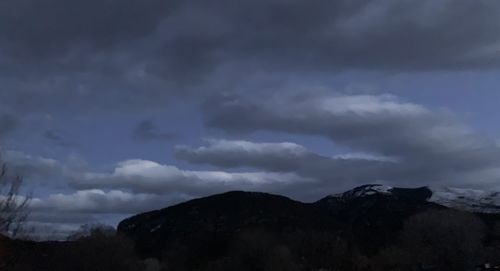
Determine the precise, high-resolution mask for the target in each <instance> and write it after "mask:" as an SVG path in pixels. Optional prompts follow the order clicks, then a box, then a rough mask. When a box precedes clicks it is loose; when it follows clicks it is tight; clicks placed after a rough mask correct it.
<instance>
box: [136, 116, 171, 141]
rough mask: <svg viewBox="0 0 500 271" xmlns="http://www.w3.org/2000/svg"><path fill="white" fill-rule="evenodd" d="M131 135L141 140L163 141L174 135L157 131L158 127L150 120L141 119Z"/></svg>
mask: <svg viewBox="0 0 500 271" xmlns="http://www.w3.org/2000/svg"><path fill="white" fill-rule="evenodd" d="M133 137H134V138H135V139H137V140H141V141H158V140H159V141H164V140H171V139H173V138H174V137H175V136H174V135H173V134H170V133H162V132H159V131H158V127H157V126H156V124H155V123H154V122H153V121H151V120H144V121H141V122H140V123H139V124H138V125H137V126H136V127H135V129H134V130H133Z"/></svg>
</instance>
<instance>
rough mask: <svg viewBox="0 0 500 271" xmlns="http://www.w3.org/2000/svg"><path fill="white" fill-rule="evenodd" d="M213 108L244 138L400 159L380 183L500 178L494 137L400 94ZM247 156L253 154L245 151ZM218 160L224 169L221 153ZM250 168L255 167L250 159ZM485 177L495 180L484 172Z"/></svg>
mask: <svg viewBox="0 0 500 271" xmlns="http://www.w3.org/2000/svg"><path fill="white" fill-rule="evenodd" d="M205 108H206V111H205V113H206V124H207V125H208V126H210V127H215V128H220V129H223V130H226V131H229V132H237V133H248V132H255V131H279V132H288V133H296V134H306V135H316V136H324V137H327V138H329V139H331V140H332V141H333V142H335V143H336V144H339V145H343V146H346V147H348V148H350V149H352V150H354V151H358V152H368V153H372V154H375V155H379V156H383V157H389V158H394V159H397V161H398V163H396V164H393V165H391V166H390V167H389V168H388V167H387V166H386V165H387V164H384V167H381V168H378V169H379V170H380V171H379V172H376V174H374V172H373V171H370V172H371V174H372V176H373V178H378V177H383V178H391V179H393V180H396V179H398V178H399V179H401V180H403V179H406V180H409V179H411V180H413V181H414V182H420V183H421V182H450V181H458V180H457V179H456V178H458V177H457V175H459V174H463V175H464V176H466V177H467V178H469V177H471V174H472V175H474V174H477V176H475V177H476V178H475V179H476V180H472V182H471V183H474V182H476V183H481V182H485V181H486V182H492V181H494V180H496V177H495V176H494V175H491V173H492V171H494V170H498V162H499V161H500V149H499V147H498V146H497V144H496V143H495V142H494V141H493V140H490V139H488V138H485V137H483V136H481V135H479V134H477V133H476V132H475V131H473V130H472V129H471V128H469V127H467V126H466V125H464V124H463V123H461V122H460V121H458V120H457V119H456V117H454V116H452V115H451V114H450V113H446V112H440V111H433V110H430V109H428V108H425V107H423V106H420V105H416V104H412V103H406V102H403V101H400V100H398V99H397V98H395V97H393V96H388V95H382V96H370V95H360V96H323V97H304V96H301V97H285V96H280V97H276V98H275V99H266V100H259V99H248V98H241V97H223V98H219V99H217V100H213V101H211V102H209V105H207V106H206V107H205ZM232 149H233V151H238V148H232ZM209 150H211V151H212V154H213V153H214V151H216V152H217V153H219V154H220V150H221V148H214V147H213V146H212V147H211V148H209ZM240 150H241V149H240ZM225 152H226V153H227V151H225ZM183 153H184V154H183ZM241 153H242V154H239V155H246V154H248V153H247V152H245V149H243V150H242V151H241ZM182 154H183V155H182ZM207 154H210V151H207V150H206V149H198V150H192V149H191V150H190V149H188V151H184V152H181V157H182V156H184V157H186V158H187V160H188V161H192V162H199V161H208V160H209V158H208V157H207ZM253 154H255V152H253ZM232 155H233V156H234V157H236V156H238V154H236V153H234V152H233V153H232ZM274 156H276V154H275V155H274ZM243 157H245V156H243ZM212 158H213V159H215V161H216V162H215V163H216V164H217V161H218V160H217V156H215V157H214V156H212ZM245 163H246V165H249V164H250V165H251V163H249V161H248V160H247V161H245ZM315 164H318V165H321V163H315ZM330 167H331V166H330ZM299 168H300V167H299ZM319 168H322V167H321V166H320V167H319ZM363 170H367V169H366V168H364V169H363ZM334 172H336V171H334V170H333V171H332V174H334ZM353 172H354V173H355V171H353ZM485 172H486V173H487V174H488V176H487V177H485V176H483V175H482V174H483V173H485ZM367 181H370V180H367Z"/></svg>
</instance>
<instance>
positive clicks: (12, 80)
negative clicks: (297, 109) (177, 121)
mask: <svg viewBox="0 0 500 271" xmlns="http://www.w3.org/2000/svg"><path fill="white" fill-rule="evenodd" d="M0 10H1V11H0V33H2V34H1V35H0V59H1V60H0V70H1V71H2V76H1V77H0V79H1V80H2V91H0V100H1V101H4V103H5V104H4V106H7V105H8V106H9V107H13V108H23V110H43V109H47V110H50V109H51V108H54V107H61V108H64V109H66V110H78V109H79V110H83V109H86V110H97V109H99V110H107V111H109V110H120V111H124V110H130V109H131V108H141V109H142V110H144V109H148V108H151V107H161V106H163V105H164V104H165V103H168V102H171V101H172V100H173V99H175V98H176V97H186V96H189V97H199V96H202V95H207V93H213V92H217V91H219V90H220V89H223V90H224V91H236V90H235V89H236V88H238V87H241V84H243V85H244V84H253V82H251V80H254V79H255V77H254V76H255V75H256V74H262V73H264V74H267V75H269V76H271V77H273V76H277V77H279V76H282V75H285V76H293V75H296V74H309V73H315V72H326V74H327V76H330V75H331V73H337V72H342V71H352V70H355V71H357V70H365V71H377V72H381V71H396V72H401V71H432V70H464V69H465V70H469V69H492V68H498V66H499V64H500V57H499V55H498V50H499V44H500V38H498V35H497V34H498V33H497V32H498V29H499V27H500V19H499V18H498V16H497V14H498V11H500V4H499V3H497V2H495V1H487V0H478V1H462V0H459V1H448V0H432V1H431V0H426V1H396V0H384V1H377V2H372V1H364V0H356V1H348V0H342V1H327V0H320V1H314V2H310V1H297V0H291V1H283V0H271V1H269V0H266V1H264V0H257V1H255V0H254V1H249V0H244V1H238V3H235V2H234V1H229V0H217V1H211V2H210V3H206V2H205V1H201V0H184V1H180V0H175V1H160V0H146V1H138V0H125V1H105V2H103V1H97V0H92V1H84V0H76V1H72V2H71V3H69V2H68V1H63V0H50V1H44V2H43V3H42V2H39V1H35V0H6V1H2V3H1V6H0ZM235 82H238V84H237V87H235V89H233V88H232V87H233V86H235V84H234V83H235ZM68 101H70V102H69V103H68ZM69 104H71V106H68V105H69Z"/></svg>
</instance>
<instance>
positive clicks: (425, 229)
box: [0, 195, 500, 271]
mask: <svg viewBox="0 0 500 271" xmlns="http://www.w3.org/2000/svg"><path fill="white" fill-rule="evenodd" d="M232 196H234V195H230V197H232ZM259 197H261V195H259ZM374 199H375V198H372V199H369V200H367V201H365V202H364V203H363V204H364V206H365V207H364V208H365V209H364V210H365V211H366V208H369V206H377V208H379V207H380V206H379V205H378V203H377V204H375V205H373V202H372V200H374ZM218 200H220V198H215V199H214V198H212V199H210V201H209V203H210V204H213V206H216V207H217V208H218V210H219V211H221V212H222V210H224V209H223V208H220V206H219V205H217V204H218ZM270 201H276V202H275V203H277V204H286V203H287V202H289V200H287V199H284V198H268V199H267V200H266V204H270ZM200 202H201V203H203V204H206V202H204V201H198V202H197V203H200ZM239 204H240V206H239V207H237V208H236V207H235V206H231V207H230V210H236V209H238V210H245V208H246V205H245V204H243V203H239ZM293 204H295V203H292V205H293ZM356 204H359V203H356ZM186 206H188V207H189V208H195V209H196V210H200V209H199V208H198V205H196V204H194V205H181V207H180V208H181V209H179V207H177V208H174V209H173V210H174V211H175V210H184V209H182V208H186ZM252 206H257V205H254V204H253V203H252ZM296 207H297V208H299V209H298V211H299V212H297V213H296V214H300V211H301V210H302V209H301V208H302V207H300V206H296ZM239 208H243V209H239ZM357 208H358V207H356V208H354V209H350V210H349V212H351V211H352V210H357V211H356V213H357V214H359V212H360V210H359V209H357ZM207 210H208V209H207ZM416 210H417V209H416ZM247 211H248V210H247ZM247 211H245V212H247ZM372 211H374V210H372ZM169 212H173V211H169ZM258 213H260V214H261V215H260V216H255V217H254V216H253V215H251V213H250V211H248V213H246V215H247V216H246V219H248V220H249V221H251V223H249V224H241V223H240V222H239V221H229V220H230V219H231V215H229V214H223V213H218V214H217V217H218V218H217V219H215V220H210V219H205V218H203V217H202V216H200V214H197V215H196V217H198V218H199V219H200V221H199V223H205V224H204V225H205V228H203V229H202V228H196V227H195V226H196V225H197V224H188V223H187V222H186V221H184V222H183V223H184V224H182V225H184V226H185V227H184V228H182V227H180V226H179V228H175V229H176V230H175V234H176V236H175V238H172V237H169V236H168V235H164V234H165V233H161V231H158V230H156V229H155V230H154V231H152V232H151V231H150V232H149V234H155V233H156V232H159V233H158V234H159V235H155V238H157V240H156V241H157V242H165V244H164V245H163V246H157V245H158V244H155V245H154V246H152V247H154V248H160V247H161V250H160V251H155V252H154V255H153V254H151V255H148V254H147V253H144V250H143V249H144V248H145V247H144V244H141V245H139V246H138V244H140V242H138V241H137V240H133V239H129V238H128V237H127V236H126V235H125V234H124V233H123V232H118V233H115V232H114V229H112V228H110V227H109V226H104V225H84V226H82V228H81V229H80V230H79V231H78V232H75V234H73V235H72V236H70V238H69V240H70V241H65V242H30V241H20V240H11V239H6V238H2V239H0V270H8V271H18V270H19V271H24V270H41V271H44V270H50V271H58V270H77V271H78V270H82V271H83V270H96V271H97V270H103V271H104V270H105V271H113V270H125V271H126V270H129V271H136V270H137V271H139V270H140V271H160V270H165V271H190V270H197V271H230V270H241V271H254V270H255V271H257V270H258V271H271V270H272V271H312V270H318V271H319V270H323V271H326V270H332V271H333V270H359V271H382V270H394V271H408V270H417V271H418V270H437V271H440V270H446V271H449V270H454V271H462V270H463V271H468V270H471V271H472V270H487V269H484V268H483V269H481V267H479V266H480V265H483V267H484V264H485V263H491V264H492V265H495V264H499V263H498V262H495V261H499V260H500V219H499V217H498V216H496V215H479V216H478V215H475V214H472V213H468V212H461V211H455V210H451V209H446V208H429V209H426V210H420V209H418V210H417V211H415V212H414V213H413V215H409V216H398V215H397V214H398V213H397V212H396V213H394V217H392V219H395V220H401V221H399V223H396V222H394V221H392V222H390V223H389V222H384V221H380V220H379V219H389V218H390V217H389V216H388V215H385V214H383V213H381V215H380V216H377V217H372V218H376V219H375V220H369V219H371V218H363V220H360V219H361V218H359V217H357V216H356V219H350V220H349V219H348V220H345V221H339V223H340V222H341V223H340V224H332V225H334V227H333V226H332V227H331V228H324V227H319V226H318V227H316V225H317V224H315V223H314V224H309V223H303V222H300V223H299V222H297V223H296V224H293V223H294V222H293V220H289V218H286V219H285V217H283V215H286V216H289V215H292V213H293V212H292V211H290V210H286V211H284V212H282V214H281V215H282V217H281V218H280V219H271V217H269V216H268V215H269V214H270V213H265V212H264V211H262V210H261V211H259V212H258ZM179 214H180V213H179ZM235 214H236V213H235ZM319 214H322V213H321V212H318V213H316V214H315V215H319ZM399 214H401V213H399ZM180 215H181V214H180ZM141 217H142V216H141ZM341 217H343V218H346V217H349V216H346V213H343V214H342V216H341ZM202 218H203V219H202ZM297 218H298V217H295V219H297ZM155 219H157V218H155ZM179 219H181V218H180V217H179ZM220 219H222V220H220ZM238 219H240V217H238ZM133 221H135V222H137V221H136V220H133ZM221 221H225V223H229V224H230V225H233V226H235V228H231V227H229V226H227V225H223V223H222V222H221ZM263 221H265V223H264V222H263ZM281 221H287V223H289V224H288V225H285V226H284V227H276V225H275V224H274V223H276V222H279V223H281ZM325 221H330V220H325ZM360 221H362V222H363V224H362V225H361V226H360V225H353V224H352V223H360ZM197 223H198V222H197ZM269 223H271V224H269ZM256 225H258V226H256ZM374 225H375V226H374ZM380 225H390V226H391V228H390V230H391V234H389V233H388V231H387V230H386V229H383V228H382V227H380ZM397 225H399V226H397ZM362 227H364V229H365V232H363V236H368V235H369V234H381V236H383V237H384V238H385V239H384V240H383V241H384V242H381V243H378V244H377V246H374V245H373V244H371V243H370V242H372V241H373V240H375V241H377V242H379V241H380V239H377V238H367V239H362V238H359V236H356V235H357V234H358V233H359V232H360V231H361V230H362V229H363V228H362ZM160 233H161V234H160ZM146 234H147V233H145V232H144V233H141V236H145V235H146ZM149 248H151V247H149ZM149 248H148V249H149ZM367 248H369V249H367ZM373 248H376V250H375V251H374V250H373Z"/></svg>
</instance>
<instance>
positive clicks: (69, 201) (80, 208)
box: [30, 189, 175, 214]
mask: <svg viewBox="0 0 500 271" xmlns="http://www.w3.org/2000/svg"><path fill="white" fill-rule="evenodd" d="M173 195H175V194H173ZM174 201H175V200H174V199H173V198H170V202H174ZM168 202H169V201H168V200H167V198H166V197H163V198H162V197H159V196H157V195H151V194H133V193H128V192H124V191H120V190H111V191H108V192H105V191H102V190H99V189H92V190H81V191H76V192H74V193H71V194H52V195H49V196H48V197H47V198H43V199H39V198H35V199H33V200H32V201H31V204H30V209H31V210H33V211H35V212H41V211H44V212H63V213H75V214H134V213H139V212H144V211H147V210H151V209H156V208H161V207H163V206H165V205H166V204H167V203H168Z"/></svg>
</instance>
